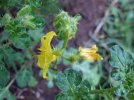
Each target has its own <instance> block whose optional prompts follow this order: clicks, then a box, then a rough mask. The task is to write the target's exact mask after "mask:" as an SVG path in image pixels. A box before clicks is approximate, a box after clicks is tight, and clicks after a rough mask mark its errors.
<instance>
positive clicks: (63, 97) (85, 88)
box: [55, 69, 90, 100]
mask: <svg viewBox="0 0 134 100" xmlns="http://www.w3.org/2000/svg"><path fill="white" fill-rule="evenodd" d="M56 84H57V86H58V87H59V89H60V90H61V93H60V94H59V95H57V96H56V98H55V99H56V100H86V99H85V98H88V99H89V98H90V95H89V94H87V93H88V92H89V90H90V84H89V83H88V82H87V81H83V80H82V75H81V73H80V72H77V71H74V70H72V69H68V70H65V71H64V73H59V74H58V75H57V78H56Z"/></svg>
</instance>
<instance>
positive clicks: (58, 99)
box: [55, 93, 74, 100]
mask: <svg viewBox="0 0 134 100" xmlns="http://www.w3.org/2000/svg"><path fill="white" fill-rule="evenodd" d="M55 100H74V98H73V97H72V96H69V95H68V96H66V95H65V94H62V93H60V94H58V95H57V96H56V97H55Z"/></svg>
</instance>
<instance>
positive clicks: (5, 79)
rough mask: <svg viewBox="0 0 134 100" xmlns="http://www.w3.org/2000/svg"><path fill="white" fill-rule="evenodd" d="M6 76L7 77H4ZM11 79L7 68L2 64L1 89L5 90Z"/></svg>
mask: <svg viewBox="0 0 134 100" xmlns="http://www.w3.org/2000/svg"><path fill="white" fill-rule="evenodd" d="M3 76H5V77H3ZM9 79H10V75H9V72H8V70H7V69H6V68H5V66H4V65H3V64H2V63H1V64H0V80H1V81H0V88H3V87H4V86H6V85H7V83H8V81H9Z"/></svg>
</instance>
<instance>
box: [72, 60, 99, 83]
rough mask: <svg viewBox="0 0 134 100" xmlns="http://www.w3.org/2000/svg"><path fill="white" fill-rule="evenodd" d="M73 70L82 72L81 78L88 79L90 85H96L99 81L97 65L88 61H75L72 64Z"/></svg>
mask: <svg viewBox="0 0 134 100" xmlns="http://www.w3.org/2000/svg"><path fill="white" fill-rule="evenodd" d="M72 68H73V69H74V70H77V71H81V72H82V74H83V80H86V81H88V82H89V83H90V84H91V86H96V85H98V83H99V80H100V77H101V73H99V67H98V65H97V66H91V65H90V63H89V61H83V62H82V63H76V64H74V65H73V66H72Z"/></svg>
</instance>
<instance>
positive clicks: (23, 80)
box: [16, 66, 37, 88]
mask: <svg viewBox="0 0 134 100" xmlns="http://www.w3.org/2000/svg"><path fill="white" fill-rule="evenodd" d="M22 67H24V68H25V69H22V70H20V71H19V72H17V74H16V82H17V84H18V86H19V87H21V88H24V87H26V86H30V87H34V86H35V85H36V84H37V81H36V79H35V78H34V77H33V73H32V72H31V70H27V69H26V68H28V67H29V66H22Z"/></svg>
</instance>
